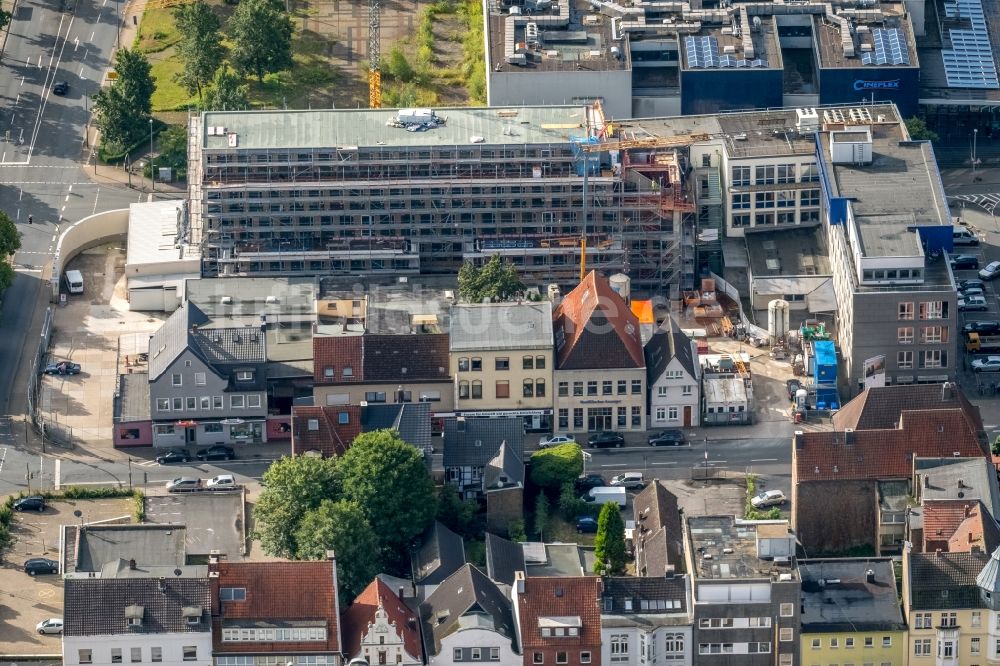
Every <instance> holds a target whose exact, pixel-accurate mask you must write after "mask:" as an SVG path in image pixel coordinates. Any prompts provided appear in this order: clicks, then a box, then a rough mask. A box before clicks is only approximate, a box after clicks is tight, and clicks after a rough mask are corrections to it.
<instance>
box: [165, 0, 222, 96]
mask: <svg viewBox="0 0 1000 666" xmlns="http://www.w3.org/2000/svg"><path fill="white" fill-rule="evenodd" d="M173 14H174V22H175V23H176V24H177V31H178V32H179V33H180V34H181V41H180V43H178V44H177V53H178V55H179V56H180V58H181V62H182V63H183V65H184V68H183V69H182V70H181V71H180V72H178V73H177V74H176V76H175V78H176V80H177V82H178V83H180V84H181V85H182V86H184V89H185V90H187V92H188V94H189V95H193V94H195V93H198V99H199V100H201V99H202V89H203V88H205V87H206V86H207V85H208V84H209V82H210V81H211V80H212V77H213V76H214V75H215V71H216V70H217V69H219V65H220V64H222V59H223V57H224V56H225V55H226V48H225V47H224V46H223V45H222V33H220V32H219V30H220V28H221V27H222V26H221V24H220V23H219V18H218V17H217V16H216V15H215V13H214V12H213V11H212V10H211V9H210V8H209V6H208V5H206V4H205V3H204V2H202V1H201V0H198V1H197V2H193V3H191V4H187V5H179V6H177V7H175V8H174V10H173Z"/></svg>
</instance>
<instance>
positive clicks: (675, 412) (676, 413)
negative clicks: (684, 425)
mask: <svg viewBox="0 0 1000 666" xmlns="http://www.w3.org/2000/svg"><path fill="white" fill-rule="evenodd" d="M667 420H669V421H678V420H680V409H678V408H677V407H668V408H667Z"/></svg>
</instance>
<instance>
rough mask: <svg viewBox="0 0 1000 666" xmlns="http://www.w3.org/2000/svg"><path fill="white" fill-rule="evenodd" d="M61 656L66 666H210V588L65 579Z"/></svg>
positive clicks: (202, 580)
mask: <svg viewBox="0 0 1000 666" xmlns="http://www.w3.org/2000/svg"><path fill="white" fill-rule="evenodd" d="M64 595H65V606H64V609H63V639H62V655H63V662H64V663H65V664H71V665H72V666H78V665H79V666H85V665H92V666H110V664H123V663H129V662H131V663H141V662H147V663H148V662H158V663H162V664H163V666H182V665H183V666H211V665H212V664H213V660H212V623H211V614H210V613H211V606H212V601H211V598H212V597H211V585H210V583H209V581H208V579H207V577H205V575H204V572H202V575H201V576H198V577H188V576H183V577H177V576H174V575H170V576H169V577H167V576H160V577H150V576H148V575H147V576H142V577H132V576H126V577H116V576H108V577H105V576H102V577H99V578H75V577H74V578H67V579H66V581H65V591H64Z"/></svg>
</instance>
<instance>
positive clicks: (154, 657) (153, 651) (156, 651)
mask: <svg viewBox="0 0 1000 666" xmlns="http://www.w3.org/2000/svg"><path fill="white" fill-rule="evenodd" d="M149 660H150V661H163V648H161V647H151V648H149Z"/></svg>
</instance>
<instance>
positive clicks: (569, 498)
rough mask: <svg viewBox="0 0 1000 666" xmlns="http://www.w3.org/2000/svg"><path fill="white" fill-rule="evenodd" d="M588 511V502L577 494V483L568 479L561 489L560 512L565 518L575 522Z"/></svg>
mask: <svg viewBox="0 0 1000 666" xmlns="http://www.w3.org/2000/svg"><path fill="white" fill-rule="evenodd" d="M586 512H587V503H586V502H584V501H583V500H582V499H580V497H579V496H578V495H577V492H576V485H574V483H573V482H572V481H567V482H566V483H564V484H563V485H562V488H561V489H560V490H559V513H560V514H562V517H563V520H566V521H569V522H573V521H574V520H576V519H577V518H579V517H580V516H581V515H583V514H584V513H586Z"/></svg>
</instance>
